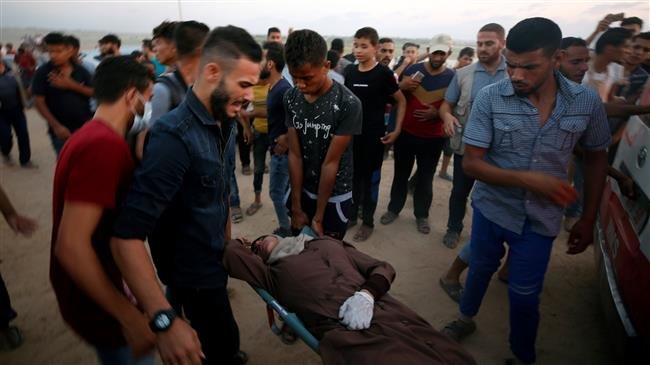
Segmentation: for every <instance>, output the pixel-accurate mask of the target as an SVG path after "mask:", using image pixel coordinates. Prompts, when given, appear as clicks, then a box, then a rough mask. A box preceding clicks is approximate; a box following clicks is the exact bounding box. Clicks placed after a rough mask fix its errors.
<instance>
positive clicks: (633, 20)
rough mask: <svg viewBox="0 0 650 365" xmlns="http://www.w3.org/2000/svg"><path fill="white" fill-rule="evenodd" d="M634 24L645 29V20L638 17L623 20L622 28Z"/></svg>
mask: <svg viewBox="0 0 650 365" xmlns="http://www.w3.org/2000/svg"><path fill="white" fill-rule="evenodd" d="M632 24H636V25H638V26H639V28H643V19H641V18H639V17H637V16H631V17H629V18H625V19H623V20H621V26H624V25H632Z"/></svg>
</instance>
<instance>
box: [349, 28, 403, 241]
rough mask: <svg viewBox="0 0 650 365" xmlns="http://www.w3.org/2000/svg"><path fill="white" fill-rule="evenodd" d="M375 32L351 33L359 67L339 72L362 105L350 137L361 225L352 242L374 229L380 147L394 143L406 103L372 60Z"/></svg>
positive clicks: (385, 71)
mask: <svg viewBox="0 0 650 365" xmlns="http://www.w3.org/2000/svg"><path fill="white" fill-rule="evenodd" d="M378 40H379V36H378V34H377V31H376V30H375V29H373V28H370V27H365V28H361V29H359V30H358V31H357V32H356V33H355V34H354V46H353V47H354V56H355V57H356V59H357V61H359V64H357V65H354V64H352V65H348V66H347V67H346V68H345V71H344V72H343V75H344V76H345V86H347V87H348V89H350V90H351V91H352V92H353V93H354V94H355V95H356V96H357V97H358V98H359V99H360V100H361V104H362V105H363V128H362V132H361V135H358V136H354V142H353V150H354V179H353V180H354V183H353V190H352V191H353V193H352V196H353V201H354V205H353V208H352V212H353V214H352V220H351V221H350V224H349V226H350V227H351V226H353V225H355V224H356V223H357V222H356V221H357V219H356V218H357V211H358V207H359V206H361V208H362V219H363V224H362V225H361V227H360V228H359V230H358V231H357V233H356V234H355V235H354V237H353V240H354V241H357V242H360V241H365V240H367V239H368V237H370V235H371V234H372V230H373V228H374V214H375V209H376V208H377V198H378V195H379V181H380V178H381V165H382V162H383V159H384V145H385V144H386V145H389V144H392V143H393V142H395V140H396V139H397V136H399V134H400V132H401V129H402V120H403V119H404V108H405V106H406V101H405V99H404V95H403V94H402V92H401V91H400V90H399V86H398V85H397V81H396V80H395V76H394V74H393V71H391V70H390V69H388V67H386V66H384V65H382V64H380V63H378V62H377V60H376V54H377V42H378ZM392 100H394V101H395V105H396V107H397V121H396V125H395V129H394V130H393V131H392V132H390V133H388V134H386V127H385V123H384V112H385V109H386V104H388V103H391V101H392Z"/></svg>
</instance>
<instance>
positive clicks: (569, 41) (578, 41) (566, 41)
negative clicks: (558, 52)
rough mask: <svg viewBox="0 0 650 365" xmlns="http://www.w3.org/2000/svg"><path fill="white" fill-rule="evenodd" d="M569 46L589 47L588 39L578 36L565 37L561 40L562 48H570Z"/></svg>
mask: <svg viewBox="0 0 650 365" xmlns="http://www.w3.org/2000/svg"><path fill="white" fill-rule="evenodd" d="M569 47H587V41H585V40H584V39H582V38H577V37H564V38H562V42H560V48H561V49H568V48H569Z"/></svg>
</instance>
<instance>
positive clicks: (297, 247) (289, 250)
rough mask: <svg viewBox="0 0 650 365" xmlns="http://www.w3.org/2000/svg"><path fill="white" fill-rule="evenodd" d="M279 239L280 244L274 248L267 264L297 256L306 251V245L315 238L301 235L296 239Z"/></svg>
mask: <svg viewBox="0 0 650 365" xmlns="http://www.w3.org/2000/svg"><path fill="white" fill-rule="evenodd" d="M276 237H278V240H279V242H278V244H277V245H276V246H275V247H274V248H273V250H272V251H271V254H270V255H269V259H268V260H266V262H267V263H269V264H272V263H274V262H276V261H278V260H279V259H281V258H284V257H287V256H291V255H297V254H299V253H300V252H302V250H304V249H305V243H307V242H308V241H311V240H312V239H314V237H312V236H310V235H307V234H304V233H301V234H299V235H298V236H296V237H285V238H281V237H279V236H276Z"/></svg>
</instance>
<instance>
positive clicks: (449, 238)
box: [442, 230, 460, 248]
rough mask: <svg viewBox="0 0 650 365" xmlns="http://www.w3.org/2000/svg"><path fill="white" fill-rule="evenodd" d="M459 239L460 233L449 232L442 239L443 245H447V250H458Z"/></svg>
mask: <svg viewBox="0 0 650 365" xmlns="http://www.w3.org/2000/svg"><path fill="white" fill-rule="evenodd" d="M459 239H460V233H458V232H455V231H450V230H447V233H445V236H444V237H442V244H443V245H445V247H447V248H456V246H457V245H458V240H459Z"/></svg>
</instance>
